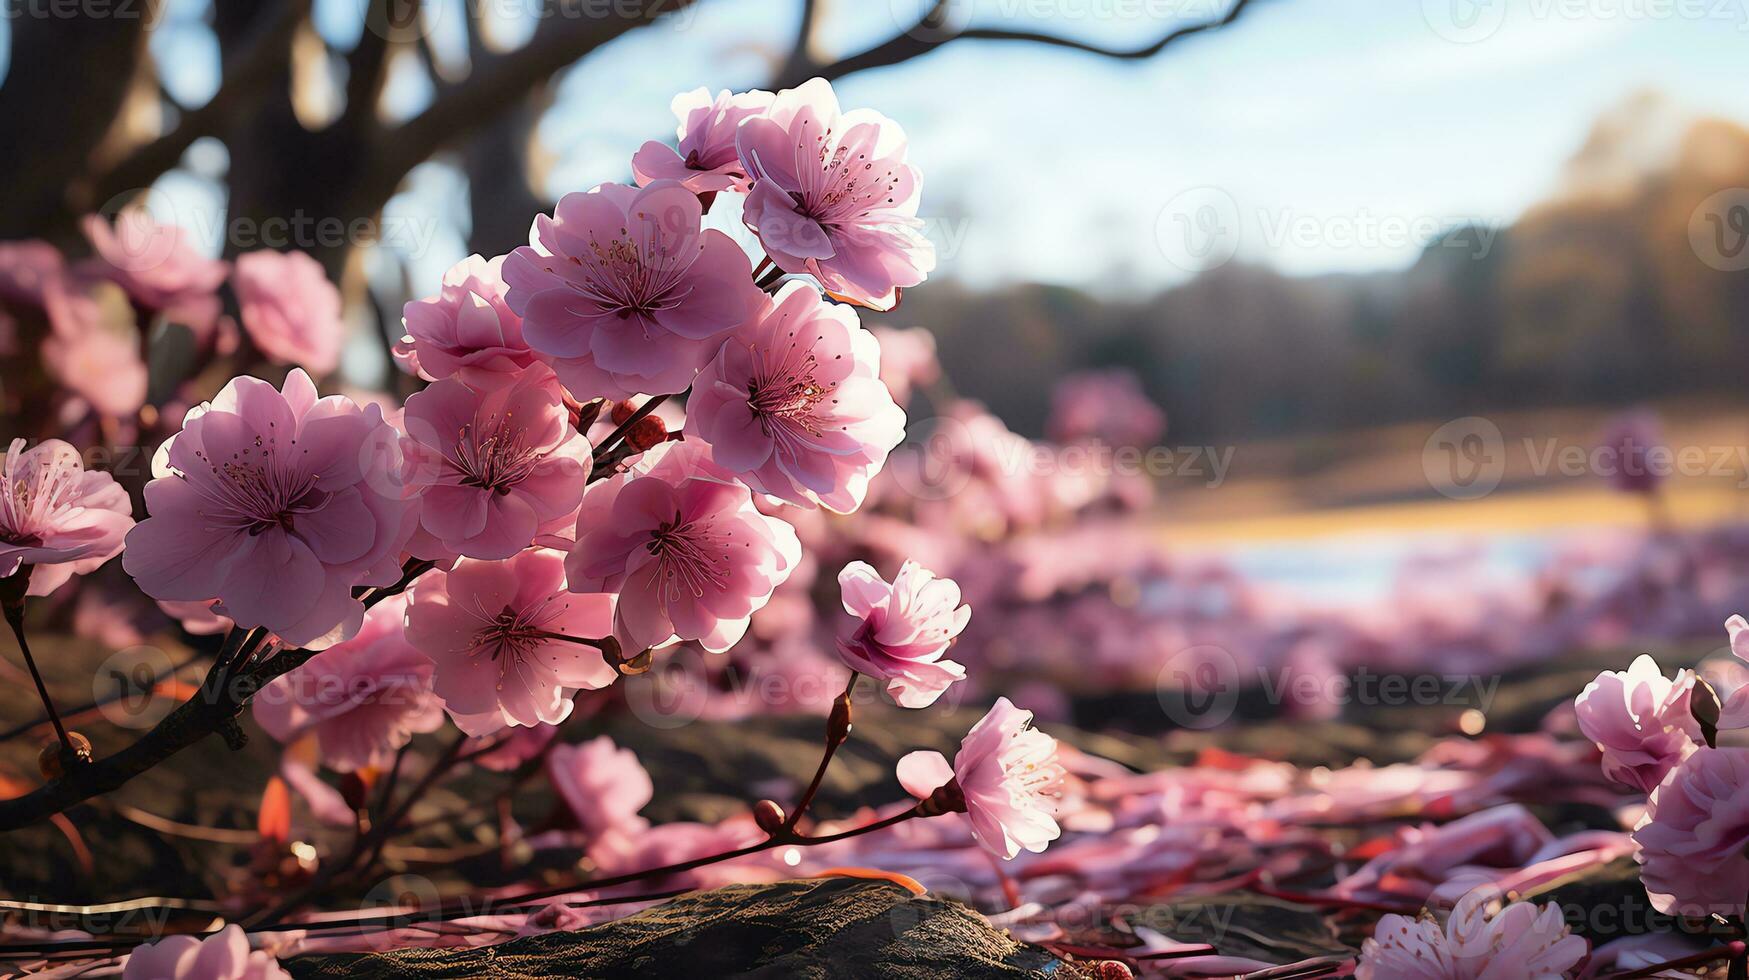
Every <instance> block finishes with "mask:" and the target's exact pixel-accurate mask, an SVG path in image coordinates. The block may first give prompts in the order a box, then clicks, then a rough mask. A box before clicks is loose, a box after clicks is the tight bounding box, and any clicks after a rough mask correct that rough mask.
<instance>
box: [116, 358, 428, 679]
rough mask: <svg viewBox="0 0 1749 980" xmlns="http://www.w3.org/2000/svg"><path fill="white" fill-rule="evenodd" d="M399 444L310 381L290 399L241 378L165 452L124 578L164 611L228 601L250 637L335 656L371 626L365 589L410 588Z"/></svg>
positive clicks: (293, 380) (367, 416)
mask: <svg viewBox="0 0 1749 980" xmlns="http://www.w3.org/2000/svg"><path fill="white" fill-rule="evenodd" d="M398 442H399V440H398V437H397V436H396V434H395V430H394V429H393V428H392V427H390V426H389V425H388V423H386V422H384V421H383V417H382V410H381V409H380V408H379V407H378V406H376V405H368V406H366V407H365V408H362V409H361V408H359V407H358V405H357V404H355V403H354V402H353V401H352V400H351V399H349V398H346V397H344V396H340V395H334V396H330V397H327V398H320V399H318V398H317V395H316V385H315V383H314V382H312V381H311V380H310V376H309V375H307V374H305V373H304V372H303V370H302V369H301V368H299V369H293V371H292V372H291V373H290V374H289V375H287V376H286V379H285V386H284V388H283V389H282V390H275V389H274V387H273V386H272V385H270V384H268V383H267V382H265V381H262V380H260V379H258V378H251V377H240V378H233V379H231V381H230V383H228V384H226V385H225V387H224V389H223V390H222V391H220V392H219V394H218V397H216V398H214V399H213V400H212V401H211V402H210V403H208V404H204V405H200V406H197V407H196V408H194V409H191V410H190V411H189V413H188V415H187V417H186V418H185V419H184V421H183V427H182V431H181V432H178V433H177V434H176V435H175V436H173V437H171V439H170V440H169V441H168V442H167V443H166V444H165V445H164V446H162V447H161V448H160V449H159V451H158V457H157V458H156V459H155V460H154V461H153V467H152V470H153V473H154V474H155V475H156V477H157V478H156V479H154V480H152V482H150V483H148V484H147V485H146V509H147V511H148V512H150V514H151V516H150V517H148V518H147V519H146V520H144V521H141V522H140V524H139V526H137V527H135V528H134V529H133V531H132V532H130V533H129V534H128V539H127V545H128V547H127V551H126V552H125V553H124V554H123V556H122V567H124V568H126V569H127V571H128V574H130V575H132V576H133V577H134V579H135V580H136V581H137V582H139V584H140V587H141V588H142V589H144V590H145V591H146V594H147V595H150V596H152V597H153V598H154V599H166V600H173V601H190V600H203V599H212V598H215V597H216V598H218V599H219V600H220V602H221V604H222V606H221V609H220V611H221V612H222V613H223V614H224V615H227V616H229V617H231V619H232V620H234V621H235V622H236V623H237V625H239V626H243V627H246V628H249V627H255V626H265V627H266V628H268V629H270V630H272V631H273V632H275V633H277V634H278V635H279V636H280V638H281V639H282V640H284V641H285V642H286V643H288V644H292V645H296V646H305V647H316V648H320V647H326V646H331V645H333V644H334V643H337V642H339V641H340V640H344V639H346V638H348V637H350V636H352V635H353V634H355V633H357V632H358V629H359V626H360V625H361V624H362V623H363V621H364V606H363V605H362V604H361V603H360V602H359V601H358V600H357V599H354V598H353V597H352V590H353V588H354V587H356V586H361V585H392V584H394V583H395V581H396V580H397V579H399V578H400V549H401V544H402V542H403V541H404V540H405V539H406V532H407V531H409V530H410V529H411V528H410V522H409V521H408V520H407V516H408V504H407V502H406V501H405V500H404V499H403V498H402V494H401V492H400V488H399V485H398V483H397V479H398V477H397V475H398V474H399V472H400V470H401V454H400V449H399V447H398Z"/></svg>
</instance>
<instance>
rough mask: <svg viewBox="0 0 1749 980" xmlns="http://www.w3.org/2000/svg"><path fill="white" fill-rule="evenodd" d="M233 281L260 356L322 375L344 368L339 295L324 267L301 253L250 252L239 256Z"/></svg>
mask: <svg viewBox="0 0 1749 980" xmlns="http://www.w3.org/2000/svg"><path fill="white" fill-rule="evenodd" d="M231 282H232V284H233V285H234V286H236V288H237V303H238V305H239V307H240V308H241V310H242V315H243V330H244V331H245V332H246V333H248V334H249V339H250V341H252V342H253V343H254V344H255V346H256V347H257V348H258V349H259V350H260V351H261V353H263V354H266V355H267V356H268V358H269V359H271V360H272V361H274V362H275V363H277V364H296V365H298V366H299V367H302V368H304V369H305V370H307V371H310V372H313V373H315V374H318V375H322V374H332V373H333V372H334V369H335V368H337V367H339V366H340V347H341V345H342V344H343V343H344V341H345V339H346V324H345V322H344V321H343V320H341V318H340V290H338V289H335V288H334V284H333V283H331V282H329V281H328V275H327V273H325V272H323V271H322V264H321V263H320V262H317V261H316V260H315V259H312V258H310V257H309V256H308V255H305V254H304V253H302V252H275V251H272V250H269V249H263V250H262V251H259V252H248V253H245V254H243V255H240V256H238V257H237V273H236V275H235V276H234V277H233V278H232V280H231Z"/></svg>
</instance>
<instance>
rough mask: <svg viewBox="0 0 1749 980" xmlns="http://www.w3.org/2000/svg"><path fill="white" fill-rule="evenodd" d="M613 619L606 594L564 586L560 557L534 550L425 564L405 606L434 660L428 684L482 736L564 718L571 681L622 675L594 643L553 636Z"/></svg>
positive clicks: (411, 629) (587, 634)
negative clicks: (432, 567)
mask: <svg viewBox="0 0 1749 980" xmlns="http://www.w3.org/2000/svg"><path fill="white" fill-rule="evenodd" d="M612 622H613V601H612V598H611V597H610V596H605V595H573V594H571V593H569V592H567V591H565V562H564V559H563V558H562V557H561V556H560V555H559V554H557V553H556V552H551V551H545V550H542V549H531V550H529V551H524V552H522V553H521V554H518V555H516V556H515V557H513V558H511V559H509V560H507V561H476V560H474V559H469V558H464V559H462V560H461V561H460V562H458V563H456V566H455V568H454V569H452V570H450V571H448V572H442V571H430V572H426V573H425V574H424V575H423V576H422V577H420V579H419V581H418V582H417V583H415V584H414V586H413V602H412V604H411V605H409V606H408V607H407V640H408V642H410V643H412V644H413V645H414V646H415V647H418V648H419V650H420V651H421V652H422V653H424V654H425V655H426V656H427V657H430V658H431V660H432V662H433V663H435V664H436V666H437V673H436V675H435V677H434V678H433V687H434V689H435V690H436V691H437V694H438V696H439V697H441V698H443V700H444V706H445V707H446V708H447V709H448V710H449V713H450V717H451V718H452V719H453V720H454V721H455V724H456V727H457V728H460V729H461V730H462V731H464V732H466V733H468V734H469V735H485V734H489V733H491V732H495V731H497V730H499V729H501V728H503V727H505V726H506V725H539V724H542V723H545V724H549V725H556V724H558V723H559V722H561V721H564V720H565V719H566V718H568V717H570V714H571V697H570V693H571V691H572V690H578V689H581V690H594V689H596V688H600V687H606V686H607V685H609V684H611V683H613V681H614V679H615V678H616V677H618V676H619V674H618V672H617V671H615V670H614V668H613V667H612V666H610V665H609V664H608V663H607V662H606V661H605V660H603V659H602V656H601V653H600V651H598V650H596V649H595V648H593V647H590V646H586V645H583V644H579V643H572V642H570V641H567V640H563V639H555V638H554V634H558V635H561V636H572V637H580V638H585V639H596V638H599V637H603V636H606V635H607V634H608V632H609V630H610V629H611V627H612Z"/></svg>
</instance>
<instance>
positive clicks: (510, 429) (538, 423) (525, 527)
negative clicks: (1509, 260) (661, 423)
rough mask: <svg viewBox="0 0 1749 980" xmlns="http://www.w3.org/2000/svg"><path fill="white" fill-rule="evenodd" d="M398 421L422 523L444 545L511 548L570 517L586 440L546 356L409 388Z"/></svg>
mask: <svg viewBox="0 0 1749 980" xmlns="http://www.w3.org/2000/svg"><path fill="white" fill-rule="evenodd" d="M401 427H402V428H403V429H405V430H406V433H407V438H406V439H405V440H404V441H403V443H402V448H403V450H404V451H405V453H406V458H407V467H408V477H407V482H408V484H409V485H410V486H411V487H412V488H413V489H415V490H417V491H418V492H419V493H420V506H419V524H420V526H421V527H423V528H424V529H425V531H427V532H428V533H429V534H431V535H432V536H433V537H434V538H436V539H437V540H438V541H439V542H441V544H442V546H443V547H444V548H445V549H447V550H448V551H449V552H450V553H452V554H462V555H466V556H468V557H470V558H508V557H510V556H511V555H514V554H516V553H517V552H518V551H521V550H522V549H524V548H526V547H528V546H529V544H530V543H531V542H532V541H533V540H534V538H535V535H537V534H543V533H547V532H551V531H555V530H558V529H559V528H562V527H566V526H568V525H569V524H571V522H572V521H571V518H572V515H573V514H575V513H576V511H577V504H578V503H579V502H580V501H581V500H582V499H583V485H584V482H585V481H586V480H587V479H588V476H589V467H590V463H591V457H590V449H589V443H588V442H587V441H585V440H584V439H583V437H582V436H580V435H578V434H577V430H576V429H573V428H572V427H571V423H570V415H569V413H568V411H567V410H566V408H565V400H564V391H563V390H561V389H560V387H559V383H558V381H557V379H555V378H554V377H553V372H552V369H551V368H549V367H547V366H546V365H545V364H533V365H530V366H529V367H526V368H523V369H522V370H521V371H518V372H517V373H515V374H508V375H498V374H478V375H474V376H472V377H471V378H470V380H467V381H464V380H462V378H461V377H459V376H457V377H450V378H445V379H443V380H442V381H437V382H434V383H433V384H432V385H431V386H430V387H428V388H426V389H425V390H424V391H420V392H417V393H416V394H414V395H412V396H410V397H408V399H407V410H406V412H405V414H404V415H403V416H402V419H401ZM421 557H438V556H435V555H421Z"/></svg>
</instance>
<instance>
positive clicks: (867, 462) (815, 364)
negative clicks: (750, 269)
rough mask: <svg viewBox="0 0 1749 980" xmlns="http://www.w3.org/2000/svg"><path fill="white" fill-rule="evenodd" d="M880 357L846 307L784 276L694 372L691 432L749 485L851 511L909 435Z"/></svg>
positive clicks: (811, 504) (877, 346) (871, 337)
mask: <svg viewBox="0 0 1749 980" xmlns="http://www.w3.org/2000/svg"><path fill="white" fill-rule="evenodd" d="M880 362H881V348H880V343H879V342H878V341H876V340H875V339H874V335H873V334H871V333H869V332H868V331H866V330H864V329H862V327H861V326H859V325H858V324H857V320H856V313H855V312H854V311H852V310H851V308H850V307H848V306H839V305H833V304H829V303H824V302H821V300H820V294H819V293H818V292H816V291H815V290H814V287H812V286H810V285H808V284H807V283H802V282H792V283H789V284H787V285H785V286H784V287H783V289H782V291H781V292H779V293H778V294H777V297H776V299H775V301H774V302H771V303H768V304H767V305H766V308H765V310H764V311H763V312H762V313H761V314H760V315H758V316H756V317H754V318H753V319H751V320H749V321H747V323H746V324H745V325H744V326H742V327H741V328H740V329H738V330H736V331H735V333H734V335H732V336H731V337H730V338H729V339H728V340H727V341H725V342H724V343H723V346H722V349H721V350H720V351H719V352H718V353H717V356H716V359H715V360H714V361H712V362H711V363H710V366H709V367H707V368H705V370H704V371H703V373H701V374H700V375H699V377H698V380H697V382H696V383H695V384H694V386H693V392H692V395H691V397H689V398H688V399H687V402H686V421H687V431H688V433H690V434H694V435H700V436H702V437H703V438H704V439H705V440H706V441H708V442H709V443H710V445H711V454H712V456H713V458H715V459H716V461H717V463H718V464H720V465H721V466H722V467H723V468H725V469H727V470H730V471H731V472H734V473H736V474H737V475H739V476H740V478H741V480H742V482H744V483H746V484H747V485H748V486H749V487H751V488H752V489H753V490H755V491H757V492H759V493H768V494H771V495H772V496H774V497H778V498H780V499H782V500H787V501H789V502H790V503H793V504H799V505H801V506H804V507H814V506H818V505H823V506H825V507H826V508H827V509H828V510H833V511H836V512H838V513H841V514H846V513H849V512H851V511H853V510H856V509H857V508H858V507H860V506H861V505H862V500H863V497H864V496H866V495H867V493H868V481H869V478H870V477H872V476H873V475H874V474H876V473H878V472H880V469H881V467H882V466H883V465H885V464H886V461H887V454H888V453H890V452H892V450H893V447H894V446H897V445H898V444H899V440H901V439H903V438H904V437H905V413H904V411H903V410H901V409H900V408H899V406H897V405H895V404H893V396H892V394H891V393H890V392H888V391H887V386H886V385H884V384H882V383H881V380H880V377H879V374H880Z"/></svg>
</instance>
